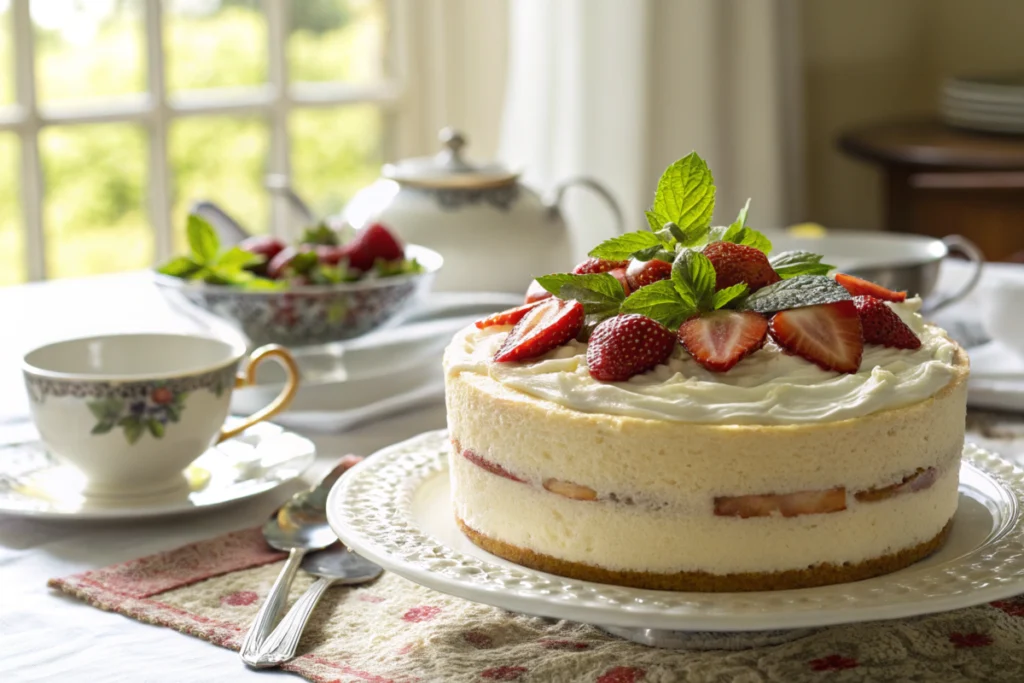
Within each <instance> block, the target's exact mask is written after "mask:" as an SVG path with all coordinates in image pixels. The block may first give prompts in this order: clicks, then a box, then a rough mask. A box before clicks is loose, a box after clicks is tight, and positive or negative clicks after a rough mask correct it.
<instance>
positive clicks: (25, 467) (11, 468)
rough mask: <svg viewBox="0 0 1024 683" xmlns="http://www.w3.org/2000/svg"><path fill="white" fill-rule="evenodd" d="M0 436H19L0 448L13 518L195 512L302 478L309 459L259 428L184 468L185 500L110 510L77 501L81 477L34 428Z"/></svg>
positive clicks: (301, 447)
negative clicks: (187, 489) (188, 490)
mask: <svg viewBox="0 0 1024 683" xmlns="http://www.w3.org/2000/svg"><path fill="white" fill-rule="evenodd" d="M4 431H5V432H6V434H12V435H13V434H15V433H17V434H19V436H21V437H22V438H17V437H15V438H12V439H11V442H8V443H5V444H4V445H0V515H9V516H15V517H35V518H41V519H60V520H83V521H84V520H104V519H106V520H110V519H138V518H141V517H158V516H163V515H175V514H182V513H190V512H200V511H203V510H208V509H211V508H215V507H218V506H221V505H227V504H228V503H234V502H237V501H240V500H244V499H246V498H251V497H253V496H256V495H259V494H261V493H263V492H265V491H269V490H271V489H273V488H276V487H278V486H280V485H281V484H283V483H285V482H287V481H291V480H292V479H295V478H296V477H298V476H299V475H301V474H302V473H303V472H304V471H305V470H306V468H307V467H309V466H310V465H312V464H313V461H314V460H315V459H316V447H315V446H314V445H313V442H312V441H310V440H309V439H306V438H304V437H301V436H299V435H298V434H295V433H293V432H289V431H286V430H284V429H282V428H281V427H279V426H277V425H275V424H271V423H268V422H261V423H259V424H257V425H255V426H254V427H250V428H249V429H247V430H246V431H245V432H244V433H243V434H241V435H240V436H238V437H235V438H234V439H229V440H227V441H225V442H224V443H221V444H218V445H217V446H214V447H213V448H211V449H210V450H208V451H207V452H206V453H204V454H203V455H201V456H199V458H198V459H197V460H196V461H195V462H194V463H192V465H190V466H189V468H188V470H186V477H187V478H188V481H189V487H190V489H191V491H190V492H189V494H188V496H187V497H184V496H183V497H181V498H179V499H176V500H166V499H156V500H154V499H146V500H131V501H125V502H120V503H117V504H114V503H111V502H108V501H95V500H90V499H87V498H84V497H83V496H82V495H81V490H82V486H83V484H84V479H83V477H82V474H81V473H80V472H78V470H76V469H75V468H73V467H72V466H70V465H68V464H65V463H63V462H61V461H60V460H58V459H57V458H56V457H54V456H53V455H51V454H50V453H49V452H47V450H46V447H45V446H44V445H43V444H42V442H41V441H39V440H38V438H37V437H35V435H34V434H32V432H34V429H32V430H28V429H22V428H18V429H17V430H14V429H5V430H4ZM6 434H3V435H4V436H5V438H11V437H7V436H6ZM26 436H27V437H28V438H24V437H26Z"/></svg>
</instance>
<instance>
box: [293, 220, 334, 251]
mask: <svg viewBox="0 0 1024 683" xmlns="http://www.w3.org/2000/svg"><path fill="white" fill-rule="evenodd" d="M299 244H321V245H326V246H329V247H333V246H335V245H337V244H338V233H336V232H335V231H334V230H332V229H331V228H330V227H329V226H328V225H327V224H326V223H317V224H316V225H315V226H313V227H312V228H306V229H305V230H304V231H303V232H302V237H300V238H299Z"/></svg>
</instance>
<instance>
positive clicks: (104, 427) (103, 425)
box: [91, 420, 114, 434]
mask: <svg viewBox="0 0 1024 683" xmlns="http://www.w3.org/2000/svg"><path fill="white" fill-rule="evenodd" d="M113 428H114V421H113V420H110V421H107V420H104V421H103V422H97V423H96V426H95V427H93V428H92V432H91V433H92V434H106V433H107V432H109V431H110V430H111V429H113Z"/></svg>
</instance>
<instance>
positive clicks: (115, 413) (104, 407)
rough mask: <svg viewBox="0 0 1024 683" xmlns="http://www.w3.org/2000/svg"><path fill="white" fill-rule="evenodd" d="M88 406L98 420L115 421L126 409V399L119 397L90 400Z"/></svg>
mask: <svg viewBox="0 0 1024 683" xmlns="http://www.w3.org/2000/svg"><path fill="white" fill-rule="evenodd" d="M86 406H88V408H89V412H91V413H92V414H93V416H94V417H95V418H96V419H97V420H101V421H110V422H114V421H116V420H117V418H118V417H120V415H121V411H123V410H124V401H123V400H121V399H119V398H102V399H99V400H98V401H89V402H88V403H86Z"/></svg>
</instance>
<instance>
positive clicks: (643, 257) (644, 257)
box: [633, 244, 674, 262]
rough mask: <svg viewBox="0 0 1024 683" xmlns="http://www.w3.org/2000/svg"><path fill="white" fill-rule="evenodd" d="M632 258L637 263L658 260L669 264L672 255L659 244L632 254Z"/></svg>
mask: <svg viewBox="0 0 1024 683" xmlns="http://www.w3.org/2000/svg"><path fill="white" fill-rule="evenodd" d="M633 258H635V259H636V260H637V261H650V260H651V259H660V260H662V261H666V262H669V261H671V260H672V259H673V258H674V255H673V254H672V253H670V252H668V251H667V250H666V249H665V245H664V244H659V245H658V246H656V247H648V248H647V249H641V250H640V251H638V252H636V253H635V254H633Z"/></svg>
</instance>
